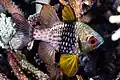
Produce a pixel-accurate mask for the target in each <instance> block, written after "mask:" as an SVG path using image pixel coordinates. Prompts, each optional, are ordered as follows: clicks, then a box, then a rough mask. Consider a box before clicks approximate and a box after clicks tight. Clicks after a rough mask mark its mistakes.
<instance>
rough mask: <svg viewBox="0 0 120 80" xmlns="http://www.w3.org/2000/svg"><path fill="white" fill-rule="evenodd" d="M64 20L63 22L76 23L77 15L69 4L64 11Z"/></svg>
mask: <svg viewBox="0 0 120 80" xmlns="http://www.w3.org/2000/svg"><path fill="white" fill-rule="evenodd" d="M62 18H63V21H75V20H76V17H75V13H74V11H73V9H72V8H71V6H70V5H68V4H67V5H65V6H64V8H63V9H62Z"/></svg>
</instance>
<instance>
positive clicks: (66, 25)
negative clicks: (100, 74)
mask: <svg viewBox="0 0 120 80" xmlns="http://www.w3.org/2000/svg"><path fill="white" fill-rule="evenodd" d="M44 7H46V8H48V7H50V5H44ZM66 9H68V10H69V9H70V6H69V5H66V6H65V7H64V9H63V12H65V11H66V12H65V13H64V15H63V17H66V16H67V14H68V13H70V12H69V11H70V10H69V11H68V13H67V10H66ZM71 11H72V10H71ZM48 12H49V11H48ZM48 14H49V15H50V16H51V17H52V16H54V15H52V12H51V13H48ZM65 14H66V15H65ZM72 15H73V14H72ZM68 16H71V15H69V14H68ZM69 18H71V17H69ZM53 19H54V18H53ZM73 19H74V18H73ZM49 22H50V23H51V22H52V19H51V21H49ZM48 26H52V27H51V28H46V29H42V30H39V29H34V32H33V37H34V39H35V40H41V41H45V42H47V43H50V44H51V46H52V47H53V48H54V49H55V50H56V51H58V52H62V53H79V54H80V53H81V52H83V53H87V52H89V51H91V50H93V49H96V48H98V47H99V46H100V45H101V44H103V42H104V40H103V38H102V37H101V36H100V35H99V34H98V33H97V32H96V31H95V30H93V29H92V28H91V27H90V26H89V25H87V24H85V23H83V22H80V21H75V20H73V21H72V20H70V19H69V21H67V20H64V21H59V20H56V21H54V23H53V22H52V24H49V25H48ZM79 50H80V52H79Z"/></svg>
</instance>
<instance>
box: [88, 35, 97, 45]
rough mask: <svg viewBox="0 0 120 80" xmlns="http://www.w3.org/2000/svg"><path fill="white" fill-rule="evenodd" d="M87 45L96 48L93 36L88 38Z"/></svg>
mask: <svg viewBox="0 0 120 80" xmlns="http://www.w3.org/2000/svg"><path fill="white" fill-rule="evenodd" d="M88 43H89V44H90V45H91V46H96V45H97V39H96V38H95V37H94V36H92V37H90V38H89V40H88Z"/></svg>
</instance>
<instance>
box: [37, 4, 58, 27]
mask: <svg viewBox="0 0 120 80" xmlns="http://www.w3.org/2000/svg"><path fill="white" fill-rule="evenodd" d="M35 3H36V2H35ZM37 4H41V5H42V9H41V11H40V22H41V23H42V24H45V25H46V26H50V25H51V24H53V23H55V22H56V21H59V18H58V16H57V13H56V11H55V9H54V8H53V7H52V6H51V5H49V4H45V3H39V2H37Z"/></svg>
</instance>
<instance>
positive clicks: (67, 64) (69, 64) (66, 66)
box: [59, 54, 78, 77]
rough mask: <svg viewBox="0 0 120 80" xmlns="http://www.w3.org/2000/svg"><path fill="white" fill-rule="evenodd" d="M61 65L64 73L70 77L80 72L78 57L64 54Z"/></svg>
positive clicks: (61, 57)
mask: <svg viewBox="0 0 120 80" xmlns="http://www.w3.org/2000/svg"><path fill="white" fill-rule="evenodd" d="M59 64H60V69H61V70H62V71H63V73H64V74H65V75H67V76H68V77H72V76H74V75H75V74H76V73H77V71H78V55H76V54H72V55H70V54H62V55H61V56H60V62H59Z"/></svg>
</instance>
